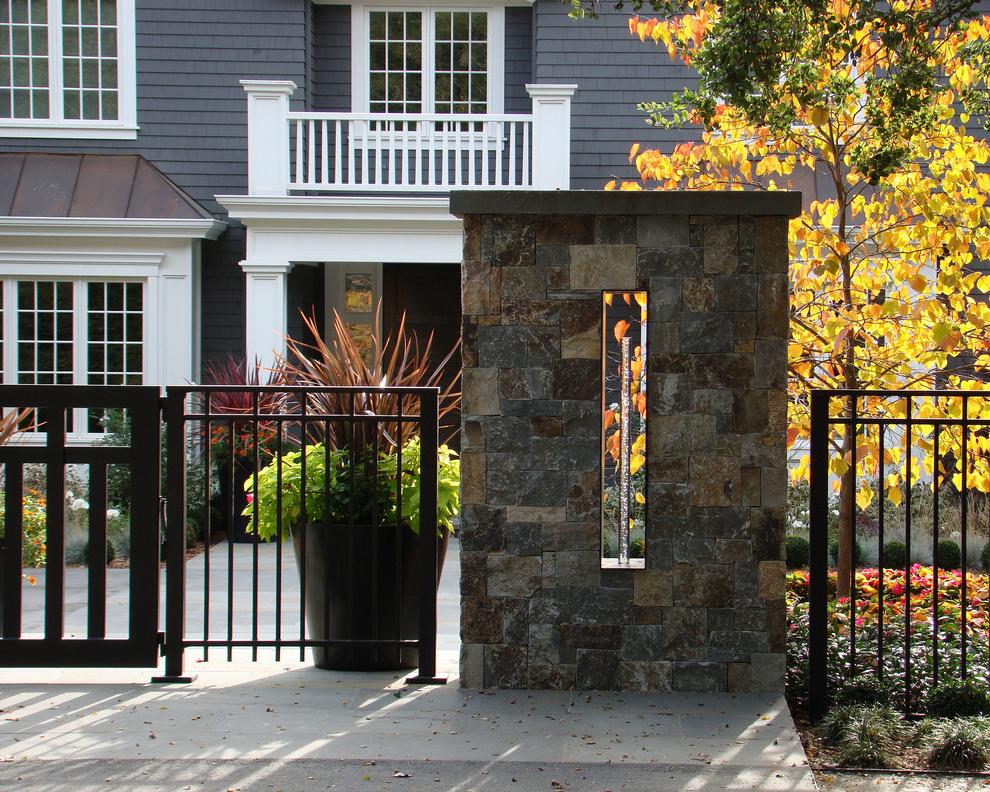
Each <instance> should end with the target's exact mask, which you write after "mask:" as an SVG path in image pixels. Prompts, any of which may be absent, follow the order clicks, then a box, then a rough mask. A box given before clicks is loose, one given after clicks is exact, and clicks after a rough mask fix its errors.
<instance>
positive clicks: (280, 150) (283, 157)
mask: <svg viewBox="0 0 990 792" xmlns="http://www.w3.org/2000/svg"><path fill="white" fill-rule="evenodd" d="M241 85H242V86H244V91H245V93H247V97H248V113H247V115H248V195H285V194H286V193H287V192H288V188H289V97H290V96H292V92H293V91H295V90H296V84H295V83H294V82H292V81H291V80H241Z"/></svg>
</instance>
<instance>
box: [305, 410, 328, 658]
mask: <svg viewBox="0 0 990 792" xmlns="http://www.w3.org/2000/svg"><path fill="white" fill-rule="evenodd" d="M299 418H300V420H299V424H300V431H299V434H300V437H299V444H300V446H301V452H302V453H301V454H300V456H299V469H300V476H299V498H300V501H299V503H300V513H299V523H300V526H301V527H300V529H299V660H300V661H303V660H305V659H306V533H307V531H308V530H309V529H308V526H307V525H306V523H307V522H309V515H308V514H307V513H306V394H305V393H300V394H299ZM327 511H328V510H327V509H324V512H327ZM325 516H327V517H329V514H326V515H325Z"/></svg>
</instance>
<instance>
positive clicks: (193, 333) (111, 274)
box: [0, 218, 209, 385]
mask: <svg viewBox="0 0 990 792" xmlns="http://www.w3.org/2000/svg"><path fill="white" fill-rule="evenodd" d="M5 219H7V218H5ZM9 219H12V220H23V219H24V218H9ZM56 219H59V218H56ZM70 219H75V218H70ZM46 220H47V218H46ZM110 222H113V221H110V220H109V219H107V220H102V219H101V223H110ZM117 222H119V221H117ZM192 222H195V221H192ZM207 222H209V221H207ZM13 230H14V229H13V228H12V227H7V228H4V229H3V232H2V233H0V278H3V279H4V280H6V281H7V282H8V283H14V282H16V281H18V280H72V281H75V282H86V281H121V280H128V281H139V282H141V283H143V284H144V313H145V319H144V328H145V332H144V342H145V353H144V355H145V359H144V374H143V376H144V384H146V385H179V384H184V383H187V382H191V381H194V380H196V379H198V377H199V369H198V361H199V344H200V338H199V324H200V323H199V317H198V312H199V288H200V286H199V273H200V269H199V257H200V245H201V242H200V239H199V238H196V237H190V236H188V235H187V234H182V235H181V236H180V235H179V234H178V233H177V230H176V229H175V228H172V229H166V230H164V231H163V230H162V229H158V230H159V231H161V232H162V233H161V236H157V237H156V236H143V235H140V234H138V233H132V234H121V233H118V234H116V235H114V234H112V233H107V230H108V229H106V228H100V229H94V228H92V227H89V228H86V227H83V228H81V229H77V230H78V231H81V233H77V234H70V233H69V231H68V229H63V233H60V234H52V233H46V231H45V230H44V229H43V227H39V226H35V225H31V224H29V225H28V226H26V227H24V228H22V229H21V230H22V233H21V234H20V235H17V234H15V233H13ZM97 230H99V231H100V233H96V231H97ZM131 231H136V229H135V228H134V227H131ZM9 305H10V306H13V303H10V304H9ZM6 307H7V303H6V301H5V308H6ZM4 313H5V321H7V318H6V314H8V313H9V314H10V316H13V313H14V312H13V310H11V311H9V312H8V311H6V310H5V312H4ZM10 321H12V320H10ZM8 337H9V336H5V338H8ZM4 346H5V348H6V346H7V345H6V344H5V345H4ZM10 348H11V349H13V345H10Z"/></svg>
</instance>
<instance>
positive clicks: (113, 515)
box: [107, 509, 120, 520]
mask: <svg viewBox="0 0 990 792" xmlns="http://www.w3.org/2000/svg"><path fill="white" fill-rule="evenodd" d="M107 517H109V518H110V519H111V520H116V519H117V518H118V517H120V509H107Z"/></svg>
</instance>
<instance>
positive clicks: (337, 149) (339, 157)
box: [333, 118, 354, 187]
mask: <svg viewBox="0 0 990 792" xmlns="http://www.w3.org/2000/svg"><path fill="white" fill-rule="evenodd" d="M342 129H343V127H342V125H341V123H340V119H339V118H338V119H337V120H336V121H334V122H333V183H334V185H336V186H337V187H341V186H343V185H344V183H345V182H344V174H342V173H341V172H340V171H341V165H342V163H343V155H344V141H343V140H342V139H341V137H340V136H341V132H342ZM348 158H349V166H350V167H348V169H347V178H348V179H349V180H351V181H353V179H354V155H353V152H351V153H349V154H348Z"/></svg>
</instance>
